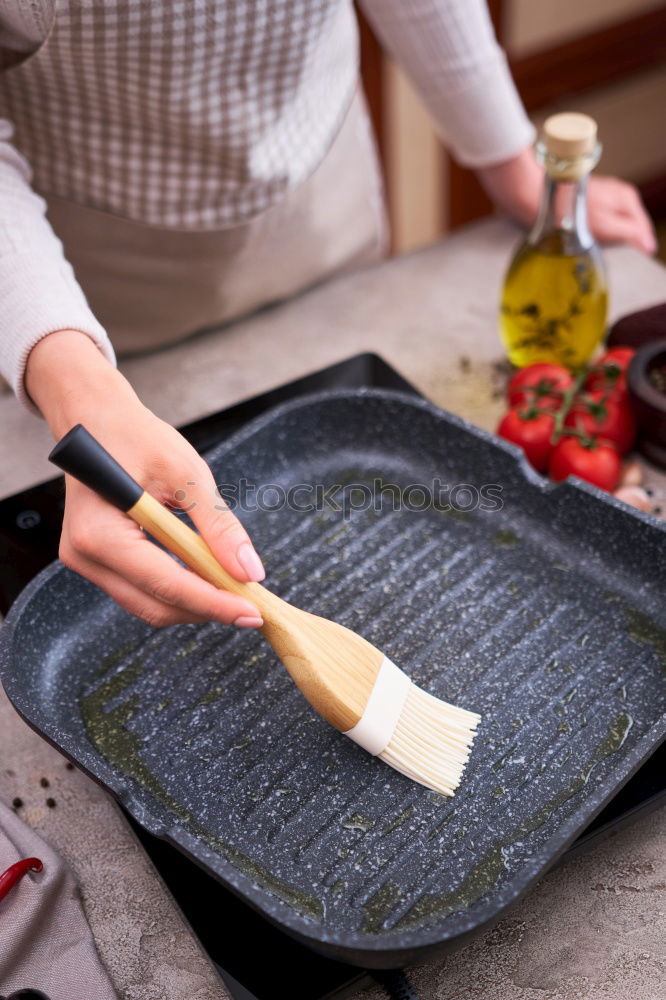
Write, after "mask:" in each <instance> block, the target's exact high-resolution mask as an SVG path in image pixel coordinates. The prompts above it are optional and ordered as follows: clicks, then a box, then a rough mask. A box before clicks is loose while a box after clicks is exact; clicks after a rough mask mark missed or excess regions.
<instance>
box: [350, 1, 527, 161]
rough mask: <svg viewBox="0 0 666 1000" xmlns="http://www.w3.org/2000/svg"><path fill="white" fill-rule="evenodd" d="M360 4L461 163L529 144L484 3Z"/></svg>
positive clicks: (497, 157) (502, 156)
mask: <svg viewBox="0 0 666 1000" xmlns="http://www.w3.org/2000/svg"><path fill="white" fill-rule="evenodd" d="M361 5H362V7H363V9H364V11H365V14H366V16H367V18H368V20H369V21H370V23H371V24H372V26H373V28H374V30H375V32H376V34H377V36H378V38H379V39H380V40H381V41H382V44H383V45H384V47H385V48H386V50H387V52H388V53H389V54H390V55H391V56H392V57H393V58H394V59H395V60H396V62H398V63H399V64H400V65H401V66H402V68H403V69H404V70H405V71H406V72H407V73H408V74H409V76H410V77H411V79H412V80H413V81H414V83H415V85H416V87H417V88H418V90H419V92H420V94H421V96H422V97H423V100H424V101H425V103H426V105H427V107H428V108H429V110H430V112H431V114H432V115H433V117H434V119H435V123H436V125H437V127H438V128H439V129H440V130H441V132H442V134H443V138H444V140H445V141H446V143H447V144H448V146H449V147H450V149H451V152H452V153H453V155H454V156H455V158H456V159H457V160H458V161H459V162H460V163H461V164H463V165H464V166H468V167H486V166H490V165H492V164H495V163H501V162H502V160H507V159H509V158H510V157H512V156H515V155H516V154H517V153H518V152H520V150H521V149H524V147H525V146H527V145H529V144H530V143H531V142H533V140H534V128H533V126H532V124H531V123H530V121H529V119H528V117H527V115H526V113H525V109H524V108H523V105H522V103H521V100H520V97H519V96H518V92H517V90H516V87H515V84H514V82H513V80H512V78H511V73H510V71H509V67H508V63H507V60H506V56H505V55H504V52H503V51H502V49H501V48H500V47H499V45H498V44H497V40H496V38H495V33H494V31H493V26H492V22H491V20H490V15H489V14H488V8H487V5H486V3H485V0H361Z"/></svg>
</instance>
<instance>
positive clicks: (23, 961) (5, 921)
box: [0, 801, 116, 1000]
mask: <svg viewBox="0 0 666 1000" xmlns="http://www.w3.org/2000/svg"><path fill="white" fill-rule="evenodd" d="M29 857H37V858H39V859H40V860H41V861H42V862H43V865H44V869H43V871H42V872H41V873H39V874H32V873H29V874H27V875H25V876H24V877H23V878H22V879H21V880H20V882H19V883H18V884H17V885H15V886H14V888H13V889H11V890H10V892H9V893H8V895H7V896H6V897H5V898H4V899H3V900H1V901H0V993H2V994H5V995H6V994H9V993H12V992H13V991H16V990H20V989H27V988H29V987H30V988H32V989H38V990H41V991H42V992H43V993H45V994H46V995H47V996H48V997H49V1000H73V998H81V1000H83V998H90V1000H93V998H94V1000H116V993H115V990H114V989H113V986H112V985H111V980H110V979H109V977H108V975H107V973H106V970H105V969H104V967H103V966H102V963H101V961H100V959H99V956H98V954H97V951H96V949H95V943H94V941H93V937H92V934H91V931H90V927H89V926H88V921H87V920H86V917H85V914H84V912H83V909H82V906H81V899H80V895H79V890H78V886H77V884H76V882H75V880H74V877H73V875H72V873H71V871H70V870H69V868H68V867H67V865H66V864H65V862H64V861H63V860H62V858H61V857H60V856H59V855H58V854H57V853H56V852H55V851H54V850H53V848H52V847H50V846H49V845H48V844H47V843H46V841H45V840H42V838H41V837H39V836H38V835H37V834H36V833H35V831H34V830H32V829H31V828H30V827H29V826H26V824H25V823H24V822H23V821H22V820H21V819H19V817H18V816H17V815H16V814H15V813H14V811H13V810H12V809H10V808H8V806H6V805H5V804H4V803H3V802H1V801H0V873H2V872H4V871H5V870H6V869H7V868H9V867H10V865H13V864H14V863H15V862H16V861H19V860H20V859H22V858H29Z"/></svg>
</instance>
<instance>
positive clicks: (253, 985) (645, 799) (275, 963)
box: [0, 354, 666, 1000]
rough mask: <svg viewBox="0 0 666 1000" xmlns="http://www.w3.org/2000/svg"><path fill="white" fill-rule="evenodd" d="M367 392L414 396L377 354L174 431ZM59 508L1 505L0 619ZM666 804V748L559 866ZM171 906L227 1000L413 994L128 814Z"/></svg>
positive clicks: (56, 495)
mask: <svg viewBox="0 0 666 1000" xmlns="http://www.w3.org/2000/svg"><path fill="white" fill-rule="evenodd" d="M363 386H374V387H380V388H390V389H399V390H401V391H403V392H407V393H411V394H414V395H418V393H417V391H416V389H414V387H413V386H411V385H410V384H409V383H408V382H407V381H406V380H405V379H404V378H402V376H401V375H399V374H398V372H396V371H395V370H394V369H393V368H391V367H390V366H389V365H388V364H386V362H385V361H383V360H382V359H381V358H380V357H378V356H377V355H375V354H359V355H356V356H355V357H353V358H350V359H348V360H346V361H342V362H340V363H339V364H336V365H333V366H331V367H329V368H325V369H323V370H321V371H318V372H315V373H313V374H311V375H307V376H305V377H304V378H301V379H298V380H297V381H294V382H290V383H288V384H287V385H283V386H280V387H279V388H277V389H273V390H271V391H270V392H266V393H262V395H260V396H255V397H253V398H252V399H248V400H246V401H244V402H241V403H238V404H236V405H235V406H232V407H229V408H228V409H225V410H221V411H219V412H217V413H212V414H210V415H208V416H206V417H202V418H201V419H200V420H196V421H194V422H193V423H190V424H187V425H186V426H184V427H181V428H180V430H181V432H182V433H183V434H184V436H185V437H186V438H187V439H188V440H189V441H190V442H191V443H192V444H193V445H194V447H195V448H197V450H199V451H201V452H204V451H206V450H207V449H209V448H212V447H213V446H214V445H216V444H218V443H219V442H220V441H222V440H224V439H225V438H227V437H229V436H230V435H231V434H233V433H234V432H235V431H236V430H238V429H239V428H240V427H242V426H243V425H244V424H245V423H247V422H248V421H249V420H252V419H253V418H254V417H256V416H258V415H260V414H261V413H263V412H264V411H265V410H268V409H269V408H270V407H272V406H275V405H276V404H277V403H281V402H284V401H286V400H289V399H293V398H295V397H297V396H300V395H304V394H306V393H310V392H316V391H318V390H321V389H341V388H346V389H350V388H360V387H363ZM63 506H64V482H63V479H62V477H58V478H56V479H51V480H48V481H47V482H44V483H40V484H38V485H37V486H33V487H31V488H30V489H28V490H24V491H22V492H21V493H17V494H15V495H14V496H10V497H6V498H5V499H3V500H0V612H1V613H3V614H4V613H6V611H7V609H8V608H9V605H10V604H11V603H12V601H13V600H14V598H15V597H16V596H17V595H18V594H19V592H20V591H21V590H22V588H23V587H24V586H25V585H26V584H27V583H28V582H29V580H31V579H32V577H33V576H35V574H36V573H38V572H39V571H40V570H41V569H42V568H43V567H44V566H46V565H47V564H48V563H49V562H51V561H52V560H53V559H55V558H57V553H58V538H59V535H60V525H61V521H62V511H63ZM664 801H666V745H664V746H662V747H661V748H660V749H659V750H657V751H656V752H655V754H654V755H653V756H652V757H651V758H650V760H649V761H648V762H647V763H646V764H644V765H643V767H642V768H641V769H640V771H638V772H637V774H636V775H634V777H633V778H632V779H631V780H630V781H629V782H628V783H627V784H626V785H625V786H624V788H623V789H622V790H621V791H620V792H619V793H618V795H617V796H616V797H615V798H614V799H613V801H612V802H611V803H610V804H609V805H608V806H606V808H605V809H604V810H603V811H602V812H601V813H600V814H599V815H598V816H597V818H596V819H595V820H594V822H593V823H592V824H591V825H590V826H589V827H588V828H587V829H586V830H585V832H584V833H583V834H582V835H581V836H580V837H579V838H578V840H576V841H575V842H574V844H573V845H572V846H571V847H570V849H569V851H568V852H567V853H566V854H565V855H564V856H563V858H562V861H561V862H560V863H562V862H564V861H566V860H567V859H568V858H569V857H571V856H572V855H573V854H578V853H580V852H582V851H584V850H586V849H588V848H589V847H590V846H592V845H594V844H596V843H597V842H598V841H599V840H601V839H602V838H604V837H606V836H608V835H610V834H613V833H615V832H616V831H617V830H618V829H620V828H621V827H622V826H624V825H626V824H628V823H630V822H633V821H634V820H635V819H636V818H637V817H638V816H640V815H643V814H645V813H647V812H649V811H651V810H652V809H654V808H655V807H656V806H657V805H658V804H660V803H662V802H664ZM128 819H129V820H130V823H131V824H132V826H133V827H134V829H135V831H136V833H137V836H138V837H139V839H140V840H141V842H142V843H143V845H144V847H145V849H146V851H147V852H148V854H149V855H150V857H151V859H152V861H153V864H154V865H155V867H156V868H157V870H158V871H159V873H160V875H161V877H162V879H163V880H164V882H165V883H166V885H167V887H168V888H169V890H170V892H171V893H172V895H173V897H174V898H175V900H176V902H177V903H178V905H179V906H180V908H181V910H182V912H183V914H184V916H185V918H186V919H187V920H188V922H189V924H190V926H191V928H192V930H193V932H194V933H195V934H196V936H197V937H198V939H199V941H200V942H201V945H202V947H203V948H204V949H205V951H206V952H207V953H208V955H209V956H210V958H211V959H212V961H213V963H214V964H215V965H216V967H217V968H218V970H219V972H220V974H221V975H222V977H223V979H224V981H225V983H226V985H227V988H228V990H229V992H230V993H231V995H232V996H233V997H234V1000H274V998H276V997H281V996H288V997H289V998H290V1000H324V998H333V997H335V998H337V1000H342V998H344V997H347V996H351V995H353V994H355V993H356V992H357V991H359V990H360V989H362V988H363V987H364V986H365V985H369V984H370V983H371V982H373V981H375V980H378V981H381V982H383V985H384V986H385V987H386V988H387V990H388V992H389V993H390V994H391V995H393V996H395V997H403V998H404V1000H409V998H410V997H415V996H416V994H415V993H413V991H412V990H411V989H410V987H409V985H408V983H407V981H406V980H404V979H401V978H400V974H399V973H387V974H386V977H383V976H382V974H380V973H377V972H373V973H370V972H366V971H365V970H363V969H358V968H355V967H353V966H349V965H343V964H341V963H339V962H335V961H332V960H331V959H328V958H323V957H322V956H320V955H317V954H315V953H314V952H313V951H311V950H310V949H308V948H307V947H305V946H304V945H302V944H299V943H298V942H296V941H294V940H292V939H291V938H290V937H288V936H287V935H285V934H284V933H283V932H282V931H280V930H278V929H277V928H276V927H274V926H273V925H272V924H270V923H268V922H267V921H266V920H265V919H264V918H263V917H261V916H260V915H259V914H258V913H256V912H255V911H254V910H252V909H251V908H250V907H249V906H248V905H247V904H246V903H244V902H242V901H241V900H239V899H238V898H237V897H236V896H234V895H233V894H232V893H230V892H228V891H227V890H225V889H223V888H222V886H221V885H220V884H219V883H218V882H217V881H215V880H213V879H212V878H211V877H210V876H209V875H207V874H205V873H204V872H203V871H202V870H201V869H199V868H198V867H197V866H196V865H195V864H194V863H193V862H192V861H190V860H189V859H188V858H186V857H185V856H184V855H182V854H181V853H180V852H179V851H177V850H176V849H175V848H173V847H171V846H170V845H169V844H167V843H166V842H164V841H162V840H159V839H158V838H156V837H153V836H152V835H151V834H149V833H147V832H146V831H145V830H143V829H142V828H141V827H140V826H138V825H137V824H136V823H135V822H134V821H133V820H132V819H131V818H130V817H128Z"/></svg>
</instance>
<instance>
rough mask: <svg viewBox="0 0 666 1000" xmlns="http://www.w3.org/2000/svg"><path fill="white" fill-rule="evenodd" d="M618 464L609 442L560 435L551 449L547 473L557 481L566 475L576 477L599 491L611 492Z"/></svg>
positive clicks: (617, 458)
mask: <svg viewBox="0 0 666 1000" xmlns="http://www.w3.org/2000/svg"><path fill="white" fill-rule="evenodd" d="M621 465H622V461H621V459H620V454H619V452H618V451H617V450H616V449H615V448H613V447H612V445H608V444H601V443H600V442H599V441H594V440H588V441H587V442H583V441H581V440H580V439H579V438H577V437H563V438H562V439H561V440H560V441H558V443H557V444H556V445H555V447H554V449H553V453H552V455H551V457H550V465H549V467H548V472H549V474H550V477H551V479H555V480H558V481H559V480H561V479H566V478H567V476H578V478H579V479H584V480H585V481H586V482H588V483H592V485H593V486H598V487H599V489H601V490H608V492H612V491H613V490H614V489H615V488H616V486H617V484H618V483H619V481H620V469H621Z"/></svg>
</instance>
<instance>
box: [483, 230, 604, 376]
mask: <svg viewBox="0 0 666 1000" xmlns="http://www.w3.org/2000/svg"><path fill="white" fill-rule="evenodd" d="M569 236H570V234H568V233H566V232H563V231H561V230H556V231H555V232H551V233H549V234H548V235H547V236H545V237H544V238H543V239H541V240H539V241H538V243H537V244H536V245H531V244H530V243H529V242H525V243H524V244H523V245H522V247H520V249H519V250H518V252H517V254H516V256H515V257H514V259H513V261H512V263H511V266H510V268H509V271H508V273H507V276H506V279H505V282H504V288H503V293H502V303H501V309H500V333H501V337H502V342H503V344H504V347H505V349H506V352H507V355H508V357H509V360H510V361H511V362H512V364H514V365H517V366H518V367H524V366H525V365H529V364H532V363H533V362H535V361H553V362H556V363H558V364H564V365H566V366H567V367H569V368H577V367H579V366H580V365H582V364H584V363H585V361H587V360H588V358H589V357H590V356H591V355H592V354H593V353H594V350H595V348H596V347H597V345H598V344H599V342H600V340H601V338H602V336H603V332H604V329H605V326H606V313H607V308H608V292H607V285H606V273H605V268H604V263H603V259H602V256H601V251H600V250H599V248H598V246H597V245H596V243H592V245H591V246H589V247H587V248H586V249H582V248H581V247H577V248H576V249H577V252H572V248H570V246H569V245H568V244H569V243H570V239H569Z"/></svg>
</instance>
